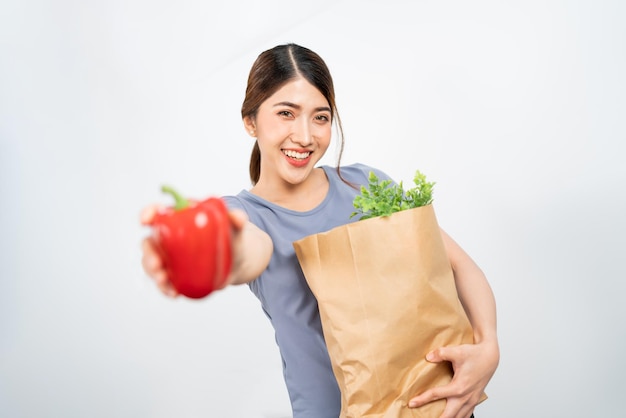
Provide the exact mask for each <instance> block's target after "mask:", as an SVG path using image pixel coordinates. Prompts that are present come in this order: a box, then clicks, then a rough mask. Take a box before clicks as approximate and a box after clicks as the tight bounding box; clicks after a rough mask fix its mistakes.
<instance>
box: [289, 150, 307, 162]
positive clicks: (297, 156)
mask: <svg viewBox="0 0 626 418" xmlns="http://www.w3.org/2000/svg"><path fill="white" fill-rule="evenodd" d="M283 154H285V155H286V156H287V157H289V158H293V159H294V160H299V161H301V160H306V159H307V158H309V156H310V155H311V151H307V152H298V151H293V150H287V149H284V150H283Z"/></svg>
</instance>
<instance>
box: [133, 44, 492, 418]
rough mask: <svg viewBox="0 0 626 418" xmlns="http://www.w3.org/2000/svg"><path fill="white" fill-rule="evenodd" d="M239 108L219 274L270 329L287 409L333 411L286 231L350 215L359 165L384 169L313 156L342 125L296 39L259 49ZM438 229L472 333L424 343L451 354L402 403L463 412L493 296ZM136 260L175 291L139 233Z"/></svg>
mask: <svg viewBox="0 0 626 418" xmlns="http://www.w3.org/2000/svg"><path fill="white" fill-rule="evenodd" d="M241 114H242V118H243V124H244V126H245V128H246V131H247V132H248V133H249V135H251V136H252V137H253V138H256V142H255V144H254V149H253V151H252V158H251V161H250V177H251V181H252V188H251V189H250V190H243V191H241V192H240V193H239V194H237V195H236V196H226V197H224V199H225V201H226V202H227V204H228V206H229V208H230V210H231V212H230V213H231V220H232V224H233V244H232V245H233V254H234V261H233V268H232V272H231V275H230V277H229V280H228V282H229V283H230V284H242V283H247V284H248V285H249V287H250V289H251V290H252V291H253V292H254V294H255V295H256V296H257V297H258V298H259V300H260V301H261V304H262V307H263V310H264V312H265V313H266V315H267V316H268V318H269V319H270V321H271V323H272V325H273V327H274V329H275V332H276V341H277V343H278V346H279V349H280V354H281V357H282V360H283V365H284V367H283V373H284V378H285V382H286V385H287V388H288V392H289V397H290V400H291V404H292V408H293V416H294V418H337V417H338V416H339V413H340V410H341V401H340V393H339V389H338V385H337V382H336V380H335V377H334V375H333V372H332V369H331V364H330V360H329V356H328V352H327V348H326V345H325V343H324V338H323V335H322V328H321V323H320V317H319V311H318V308H317V303H316V300H315V298H314V296H313V294H312V293H311V291H310V289H309V288H308V286H307V284H306V281H305V279H304V276H303V274H302V271H301V269H300V266H299V264H298V261H297V258H296V256H295V253H294V249H293V246H292V243H293V242H294V241H296V240H298V239H300V238H303V237H305V236H307V235H311V234H316V233H319V232H322V231H327V230H329V229H331V228H334V227H336V226H339V225H343V224H345V223H347V222H350V214H351V213H352V212H353V210H354V207H353V205H352V202H353V199H354V197H355V196H356V194H357V193H358V192H359V186H360V185H362V184H367V180H368V174H369V172H370V171H374V172H375V173H376V174H377V176H378V177H379V179H386V178H388V176H386V175H385V174H384V173H383V172H381V171H379V170H377V169H374V168H372V167H369V166H366V165H362V164H354V165H350V166H345V167H340V166H339V162H338V164H337V167H335V168H331V167H328V166H317V163H318V162H319V160H320V159H321V158H322V156H323V155H324V153H325V152H326V150H327V149H328V146H329V144H330V139H331V128H332V127H333V126H337V128H338V131H339V133H340V134H341V135H340V140H341V150H343V133H342V127H341V121H340V119H339V115H338V113H337V107H336V104H335V95H334V88H333V81H332V78H331V75H330V73H329V71H328V68H327V67H326V65H325V63H324V61H323V60H322V59H321V58H320V57H319V56H318V55H317V54H316V53H314V52H313V51H311V50H309V49H307V48H304V47H301V46H298V45H295V44H288V45H279V46H277V47H275V48H272V49H270V50H268V51H265V52H263V53H262V54H260V55H259V57H258V58H257V60H256V61H255V63H254V65H253V66H252V69H251V71H250V75H249V79H248V86H247V89H246V96H245V99H244V102H243V106H242V110H241ZM339 158H341V152H340V153H339ZM355 185H356V187H354V186H355ZM154 210H155V208H153V207H152V208H149V209H147V210H145V211H144V213H143V215H142V221H143V222H145V223H148V222H149V220H150V219H151V217H152V215H153V213H154ZM441 234H442V236H443V239H444V243H445V246H446V250H447V252H448V256H449V259H450V263H451V265H452V268H453V271H454V276H455V282H456V287H457V290H458V293H459V297H460V299H461V302H462V304H463V307H464V309H465V310H466V312H467V315H468V318H469V319H470V322H471V324H472V327H473V330H474V344H468V345H462V346H457V347H441V348H439V349H436V350H434V351H433V352H431V353H429V354H428V356H427V359H428V360H429V361H432V362H443V361H448V362H451V364H452V366H453V369H454V378H453V380H452V381H451V382H450V383H449V384H447V385H445V386H442V387H436V388H432V389H429V390H427V391H425V392H424V393H421V394H417V393H416V394H415V397H414V398H413V399H412V400H411V402H410V403H409V406H411V407H419V406H421V405H424V404H426V403H428V402H432V401H434V400H437V399H444V398H445V399H446V400H447V403H446V408H445V411H444V413H443V415H442V417H443V418H468V417H470V416H472V412H473V410H474V407H475V405H476V404H477V403H478V401H479V399H480V396H481V394H482V393H483V390H484V389H485V387H486V386H487V383H488V382H489V380H490V379H491V377H492V375H493V373H494V372H495V369H496V367H497V364H498V361H499V348H498V341H497V336H496V313H495V301H494V297H493V294H492V291H491V289H490V287H489V284H488V283H487V280H486V278H485V276H484V274H483V273H482V271H481V270H480V269H479V267H478V266H477V265H476V264H475V263H474V262H473V261H472V259H471V258H470V257H469V256H468V255H467V254H466V253H465V252H464V251H463V250H462V249H461V248H460V247H459V246H458V245H457V244H456V243H455V242H454V241H453V240H452V239H451V238H450V237H449V236H448V235H447V234H446V233H445V232H444V231H441ZM142 263H143V267H144V269H145V271H146V273H147V274H148V275H149V276H150V277H152V278H153V279H154V280H155V282H156V284H157V285H158V287H159V288H160V289H161V291H162V292H163V293H165V294H167V295H169V296H172V297H174V296H176V295H177V293H176V291H175V290H174V288H173V287H172V285H171V283H170V282H169V281H168V278H167V274H166V272H165V270H164V268H163V263H162V260H161V259H160V258H159V256H158V253H157V251H155V247H154V243H153V241H152V240H151V239H150V238H146V239H145V240H144V243H143V260H142Z"/></svg>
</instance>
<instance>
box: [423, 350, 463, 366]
mask: <svg viewBox="0 0 626 418" xmlns="http://www.w3.org/2000/svg"><path fill="white" fill-rule="evenodd" d="M462 357H463V346H454V347H439V348H437V349H435V350H433V351H431V352H430V353H428V354H426V360H427V361H429V362H431V363H441V362H443V361H449V362H451V363H453V364H454V363H456V362H458V361H460V360H461V359H462Z"/></svg>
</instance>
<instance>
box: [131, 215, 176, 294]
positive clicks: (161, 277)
mask: <svg viewBox="0 0 626 418" xmlns="http://www.w3.org/2000/svg"><path fill="white" fill-rule="evenodd" d="M159 208H160V207H159V206H156V205H155V206H148V207H146V208H145V209H144V210H143V211H142V212H141V219H140V220H141V223H142V224H143V225H145V226H149V225H150V222H152V218H154V215H155V214H156V212H157V211H158V210H159ZM141 250H142V252H143V255H142V257H141V265H142V266H143V269H144V271H145V272H146V274H147V275H148V276H149V277H150V278H152V279H153V280H154V282H155V283H156V285H157V287H158V288H159V290H161V292H163V294H165V295H166V296H169V297H172V298H174V297H176V296H178V294H179V293H178V292H177V291H176V289H175V288H174V285H173V284H172V282H170V280H169V278H168V276H167V271H166V270H165V266H164V264H163V258H162V257H161V254H160V253H159V250H158V248H157V246H156V243H155V241H154V238H152V237H146V238H144V240H143V241H142V243H141Z"/></svg>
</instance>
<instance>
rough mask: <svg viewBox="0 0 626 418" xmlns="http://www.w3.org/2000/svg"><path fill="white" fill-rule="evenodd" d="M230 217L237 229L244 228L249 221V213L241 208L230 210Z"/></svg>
mask: <svg viewBox="0 0 626 418" xmlns="http://www.w3.org/2000/svg"><path fill="white" fill-rule="evenodd" d="M228 217H229V218H230V222H231V224H232V225H233V227H234V228H235V229H237V230H241V229H243V227H244V225H245V224H246V222H248V215H247V214H246V212H245V211H243V210H241V209H233V210H231V211H229V212H228Z"/></svg>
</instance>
